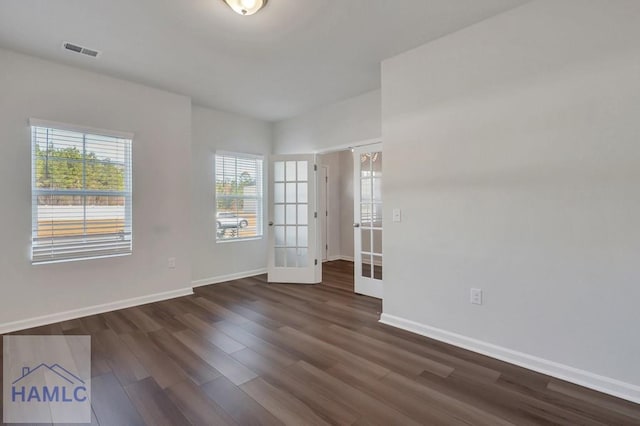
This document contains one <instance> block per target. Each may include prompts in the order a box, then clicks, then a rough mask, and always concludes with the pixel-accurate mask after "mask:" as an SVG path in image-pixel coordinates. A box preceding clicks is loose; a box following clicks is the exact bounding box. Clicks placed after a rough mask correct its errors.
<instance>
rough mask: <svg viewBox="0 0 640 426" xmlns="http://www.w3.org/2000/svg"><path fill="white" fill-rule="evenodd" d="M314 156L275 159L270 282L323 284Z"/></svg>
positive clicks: (272, 167)
mask: <svg viewBox="0 0 640 426" xmlns="http://www.w3.org/2000/svg"><path fill="white" fill-rule="evenodd" d="M315 160H316V159H315V155H279V156H272V157H271V161H270V172H269V217H270V221H269V259H268V262H269V263H268V267H267V272H268V281H269V282H273V283H298V284H314V283H319V282H320V281H322V262H320V261H319V260H318V254H320V253H321V252H320V250H319V247H318V246H319V244H318V213H317V209H316V205H317V199H316V194H317V187H316V182H317V179H316V175H317V166H316V161H315Z"/></svg>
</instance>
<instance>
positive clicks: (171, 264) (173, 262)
mask: <svg viewBox="0 0 640 426" xmlns="http://www.w3.org/2000/svg"><path fill="white" fill-rule="evenodd" d="M167 266H168V267H169V269H175V268H176V258H175V257H170V258H169V260H168V261H167Z"/></svg>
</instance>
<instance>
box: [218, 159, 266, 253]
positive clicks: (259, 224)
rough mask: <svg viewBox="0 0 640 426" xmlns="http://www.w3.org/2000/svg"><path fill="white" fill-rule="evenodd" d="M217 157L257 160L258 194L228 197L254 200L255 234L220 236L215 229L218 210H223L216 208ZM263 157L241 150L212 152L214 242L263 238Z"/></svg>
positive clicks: (223, 242)
mask: <svg viewBox="0 0 640 426" xmlns="http://www.w3.org/2000/svg"><path fill="white" fill-rule="evenodd" d="M218 157H232V158H234V159H235V161H236V162H237V161H238V160H251V161H256V162H259V168H260V170H259V171H256V180H258V176H257V174H258V173H259V174H260V176H259V179H260V182H259V184H258V182H256V189H257V192H258V194H257V195H255V196H235V197H229V198H236V199H244V200H246V199H250V200H255V202H256V235H251V236H246V237H239V236H235V237H230V238H220V236H219V234H218V231H217V226H216V224H215V221H216V220H217V217H218V213H219V212H224V211H219V210H218V200H219V198H220V196H219V194H218V187H217V177H218V169H217V162H218ZM264 165H265V157H264V155H260V154H249V153H243V152H233V151H223V150H218V151H215V152H214V155H213V192H214V203H213V207H214V208H213V211H214V212H213V213H214V214H213V218H214V227H215V228H214V229H215V241H216V244H218V243H220V244H227V243H232V242H240V241H252V240H261V239H263V238H264V222H265V215H264V201H265V166H264ZM235 178H236V180H237V179H238V174H237V166H236V176H235Z"/></svg>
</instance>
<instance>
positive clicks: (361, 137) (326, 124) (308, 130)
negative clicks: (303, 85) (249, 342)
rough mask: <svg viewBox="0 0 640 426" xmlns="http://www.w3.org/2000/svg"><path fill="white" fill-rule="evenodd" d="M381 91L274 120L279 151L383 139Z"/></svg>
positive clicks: (313, 149) (320, 148) (306, 150)
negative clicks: (295, 115)
mask: <svg viewBox="0 0 640 426" xmlns="http://www.w3.org/2000/svg"><path fill="white" fill-rule="evenodd" d="M380 125H381V124H380V91H379V90H375V91H372V92H367V93H365V94H363V95H360V96H356V97H353V98H349V99H347V100H344V101H342V102H338V103H335V104H331V105H327V106H324V107H321V108H318V109H316V110H314V111H310V112H308V113H306V114H302V115H300V116H297V117H294V118H290V119H288V120H283V121H279V122H276V123H274V127H273V142H274V145H273V150H274V153H276V154H300V153H309V152H321V151H326V150H327V149H331V148H335V147H342V146H345V147H346V146H349V145H352V144H357V143H358V142H361V141H368V140H371V139H378V140H379V139H380V134H381V128H380Z"/></svg>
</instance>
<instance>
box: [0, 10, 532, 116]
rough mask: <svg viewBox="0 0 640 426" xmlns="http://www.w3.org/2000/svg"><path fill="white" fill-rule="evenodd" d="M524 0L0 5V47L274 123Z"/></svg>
mask: <svg viewBox="0 0 640 426" xmlns="http://www.w3.org/2000/svg"><path fill="white" fill-rule="evenodd" d="M526 1H527V0H270V1H269V3H268V5H267V7H266V8H265V9H264V10H262V11H261V12H259V13H258V14H256V15H253V16H249V17H242V16H239V15H236V14H235V13H233V11H231V9H229V8H228V7H227V6H226V5H225V4H224V2H223V1H222V0H1V1H0V46H2V47H5V48H9V49H12V50H16V51H21V52H25V53H29V54H32V55H36V56H40V57H43V58H46V59H51V60H54V61H57V62H62V63H66V64H70V65H74V66H78V67H81V68H86V69H90V70H95V71H98V72H102V73H105V74H108V75H112V76H116V77H120V78H124V79H127V80H131V81H136V82H140V83H143V84H147V85H151V86H154V87H158V88H162V89H167V90H170V91H173V92H177V93H181V94H184V95H188V96H191V97H192V98H193V101H194V103H196V104H199V105H203V106H209V107H213V108H218V109H222V110H227V111H232V112H238V113H242V114H245V115H249V116H254V117H258V118H261V119H265V120H279V119H283V118H287V117H291V116H294V115H297V114H299V113H302V112H304V111H307V110H309V109H312V108H314V107H317V106H320V105H323V104H327V103H330V102H335V101H337V100H341V99H345V98H348V97H351V96H355V95H358V94H360V93H363V92H366V91H369V90H373V89H376V88H379V87H380V61H381V60H383V59H385V58H388V57H390V56H394V55H396V54H398V53H401V52H403V51H406V50H409V49H411V48H413V47H417V46H419V45H421V44H424V43H426V42H428V41H430V40H433V39H436V38H438V37H441V36H442V35H445V34H448V33H451V32H454V31H456V30H459V29H461V28H464V27H466V26H469V25H471V24H473V23H476V22H478V21H481V20H483V19H486V18H488V17H490V16H493V15H496V14H498V13H500V12H503V11H505V10H508V9H510V8H513V7H516V6H518V5H520V4H523V3H526ZM64 41H68V42H72V43H75V44H80V45H83V46H86V47H89V48H91V49H97V50H99V51H101V52H102V54H101V56H100V57H99V58H98V59H92V58H89V57H85V56H82V55H77V54H74V53H71V52H68V51H64V50H63V49H62V48H61V46H62V43H63V42H64ZM0 66H1V64H0Z"/></svg>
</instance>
